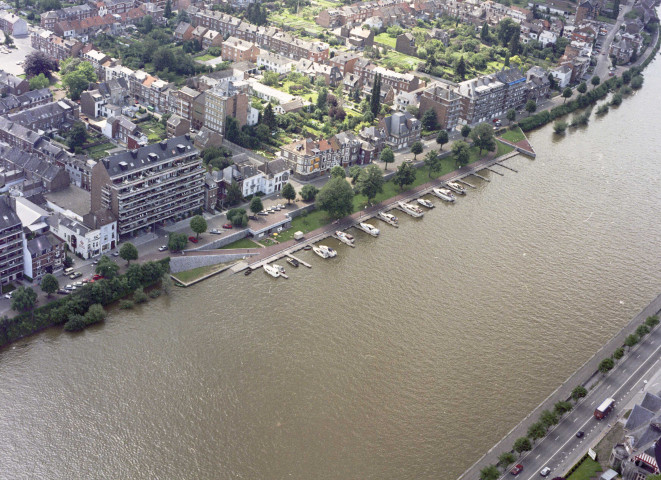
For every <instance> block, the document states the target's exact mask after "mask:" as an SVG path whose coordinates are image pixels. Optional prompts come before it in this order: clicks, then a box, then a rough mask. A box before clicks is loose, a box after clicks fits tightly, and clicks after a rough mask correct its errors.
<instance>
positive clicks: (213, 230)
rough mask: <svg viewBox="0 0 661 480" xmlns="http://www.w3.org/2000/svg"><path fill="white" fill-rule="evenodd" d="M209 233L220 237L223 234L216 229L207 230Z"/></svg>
mask: <svg viewBox="0 0 661 480" xmlns="http://www.w3.org/2000/svg"><path fill="white" fill-rule="evenodd" d="M209 233H212V234H214V235H220V234H221V233H223V232H221V231H220V230H218V229H217V228H212V229H211V230H209Z"/></svg>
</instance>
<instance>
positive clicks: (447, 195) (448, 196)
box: [432, 188, 457, 202]
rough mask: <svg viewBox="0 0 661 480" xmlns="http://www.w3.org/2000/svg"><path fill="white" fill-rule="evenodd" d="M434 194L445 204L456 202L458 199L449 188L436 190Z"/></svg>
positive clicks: (433, 191)
mask: <svg viewBox="0 0 661 480" xmlns="http://www.w3.org/2000/svg"><path fill="white" fill-rule="evenodd" d="M432 193H433V194H434V195H436V196H437V197H438V198H440V199H441V200H443V201H445V202H454V201H455V200H456V199H457V198H456V197H455V196H454V194H453V193H452V192H451V191H450V190H449V189H447V188H434V189H433V190H432Z"/></svg>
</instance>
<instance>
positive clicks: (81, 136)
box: [67, 122, 87, 151]
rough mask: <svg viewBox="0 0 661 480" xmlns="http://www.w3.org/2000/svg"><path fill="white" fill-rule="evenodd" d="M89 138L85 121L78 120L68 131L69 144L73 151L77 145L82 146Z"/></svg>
mask: <svg viewBox="0 0 661 480" xmlns="http://www.w3.org/2000/svg"><path fill="white" fill-rule="evenodd" d="M86 140H87V129H86V128H85V125H84V124H83V122H76V123H74V124H73V127H71V129H70V130H69V131H68V132H67V145H69V148H70V149H71V150H72V151H73V150H75V149H76V148H77V147H82V146H83V145H84V144H85V141H86Z"/></svg>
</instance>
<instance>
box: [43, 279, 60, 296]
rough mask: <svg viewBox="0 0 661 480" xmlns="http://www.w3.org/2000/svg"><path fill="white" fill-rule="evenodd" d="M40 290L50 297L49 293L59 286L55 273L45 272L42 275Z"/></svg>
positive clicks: (55, 290)
mask: <svg viewBox="0 0 661 480" xmlns="http://www.w3.org/2000/svg"><path fill="white" fill-rule="evenodd" d="M40 287H41V291H42V292H45V293H46V294H48V296H49V297H50V296H51V294H53V293H55V292H57V289H58V288H60V282H58V281H57V278H56V277H55V275H53V274H50V273H47V274H46V275H44V278H42V279H41V285H40Z"/></svg>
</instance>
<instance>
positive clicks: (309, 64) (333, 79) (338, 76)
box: [294, 58, 343, 88]
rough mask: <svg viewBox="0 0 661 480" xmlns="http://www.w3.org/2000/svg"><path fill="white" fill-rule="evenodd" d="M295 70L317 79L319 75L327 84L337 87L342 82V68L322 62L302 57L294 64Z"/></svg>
mask: <svg viewBox="0 0 661 480" xmlns="http://www.w3.org/2000/svg"><path fill="white" fill-rule="evenodd" d="M294 70H296V71H297V72H299V73H301V74H303V75H305V76H306V77H310V78H311V79H312V80H315V79H316V78H317V77H322V78H323V79H324V80H325V82H326V85H330V86H331V87H333V88H335V87H336V86H338V85H339V84H340V83H342V80H343V77H342V72H340V69H339V68H337V67H335V66H332V65H323V64H321V63H317V62H313V61H312V60H306V59H303V58H302V59H300V60H299V61H298V63H297V64H296V65H295V66H294Z"/></svg>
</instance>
